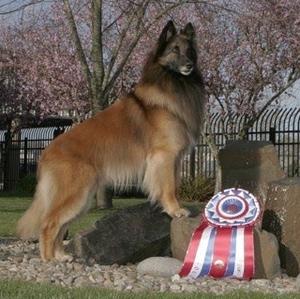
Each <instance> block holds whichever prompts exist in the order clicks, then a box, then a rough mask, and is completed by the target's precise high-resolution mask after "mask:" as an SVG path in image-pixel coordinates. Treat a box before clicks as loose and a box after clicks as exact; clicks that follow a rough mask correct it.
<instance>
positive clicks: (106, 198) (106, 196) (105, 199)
mask: <svg viewBox="0 0 300 299" xmlns="http://www.w3.org/2000/svg"><path fill="white" fill-rule="evenodd" d="M112 199H113V190H112V188H109V187H106V188H103V187H102V188H98V190H97V192H96V208H98V209H111V208H112V207H113V202H112Z"/></svg>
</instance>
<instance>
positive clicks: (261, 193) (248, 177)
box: [219, 140, 285, 201]
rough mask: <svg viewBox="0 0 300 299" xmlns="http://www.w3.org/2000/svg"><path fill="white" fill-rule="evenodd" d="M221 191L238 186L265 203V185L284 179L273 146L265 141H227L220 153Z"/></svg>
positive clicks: (266, 187) (266, 188)
mask: <svg viewBox="0 0 300 299" xmlns="http://www.w3.org/2000/svg"><path fill="white" fill-rule="evenodd" d="M219 158H220V163H221V168H222V188H223V189H226V188H233V187H240V188H243V189H246V190H248V191H249V192H251V193H253V194H254V195H255V196H257V197H258V198H259V199H262V201H265V200H266V197H267V190H268V183H269V182H271V181H274V180H279V179H282V178H284V177H285V174H284V172H283V170H282V169H281V166H280V164H279V160H278V155H277V153H276V151H275V148H274V146H273V145H272V144H271V143H270V142H265V141H244V140H238V141H230V142H229V143H228V144H226V146H225V147H224V148H223V149H221V150H220V153H219Z"/></svg>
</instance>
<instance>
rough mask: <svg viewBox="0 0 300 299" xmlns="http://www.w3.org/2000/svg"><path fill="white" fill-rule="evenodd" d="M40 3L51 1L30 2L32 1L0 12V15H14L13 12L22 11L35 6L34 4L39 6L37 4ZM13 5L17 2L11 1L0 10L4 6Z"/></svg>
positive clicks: (35, 0) (33, 0) (36, 0)
mask: <svg viewBox="0 0 300 299" xmlns="http://www.w3.org/2000/svg"><path fill="white" fill-rule="evenodd" d="M23 2H24V1H23ZM42 2H51V1H49V0H48V1H46V0H32V1H29V2H28V3H25V4H22V5H19V6H17V7H16V8H12V9H9V8H7V10H6V11H0V15H1V16H3V15H8V14H11V13H14V12H18V11H22V10H24V9H25V8H26V7H28V6H32V5H36V4H39V3H42ZM14 3H17V0H12V1H9V2H7V3H4V4H2V5H1V6H0V9H1V8H4V7H5V6H10V5H12V4H14Z"/></svg>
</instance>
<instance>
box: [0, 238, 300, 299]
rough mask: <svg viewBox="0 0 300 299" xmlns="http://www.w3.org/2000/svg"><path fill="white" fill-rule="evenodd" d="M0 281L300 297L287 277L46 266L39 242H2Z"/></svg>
mask: <svg viewBox="0 0 300 299" xmlns="http://www.w3.org/2000/svg"><path fill="white" fill-rule="evenodd" d="M0 279H2V280H3V279H20V280H25V281H36V282H47V283H52V284H55V285H61V286H66V287H81V286H93V287H103V288H111V289H115V290H120V291H121V290H128V291H133V292H138V291H149V290H151V291H157V292H165V291H169V292H176V293H179V292H195V291H201V292H212V293H215V294H222V293H225V292H231V291H233V290H237V289H242V290H245V291H247V290H251V291H262V292H265V293H277V294H282V293H291V292H292V293H295V292H298V293H299V294H300V279H296V278H291V277H287V276H284V275H283V277H282V278H280V279H279V278H276V279H274V280H272V281H270V280H264V279H259V280H252V281H250V282H247V281H239V280H235V279H222V280H214V279H210V278H202V279H197V280H190V279H187V278H180V277H179V276H178V275H175V276H173V277H170V278H161V277H152V276H149V275H141V274H139V273H137V272H136V265H129V264H128V265H125V266H119V265H112V266H102V265H98V264H95V263H93V261H89V263H88V265H87V264H86V263H84V262H83V261H82V260H78V259H77V260H75V261H73V262H71V263H58V262H49V263H43V262H42V261H41V260H40V258H39V254H38V245H37V244H36V243H29V242H22V241H18V240H7V239H6V240H0Z"/></svg>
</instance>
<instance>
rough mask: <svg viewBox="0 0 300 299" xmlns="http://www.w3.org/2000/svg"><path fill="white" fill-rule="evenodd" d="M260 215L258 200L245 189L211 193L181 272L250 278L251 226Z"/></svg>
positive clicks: (181, 274)
mask: <svg viewBox="0 0 300 299" xmlns="http://www.w3.org/2000/svg"><path fill="white" fill-rule="evenodd" d="M259 216H260V205H259V202H258V201H257V199H256V198H255V197H254V196H253V195H252V194H251V193H249V192H248V191H246V190H243V189H237V188H231V189H226V190H224V191H222V192H219V193H218V194H216V195H214V196H213V198H212V199H211V200H210V201H209V202H208V203H207V205H206V207H205V211H204V215H203V219H202V221H201V223H200V225H199V227H198V228H197V229H196V230H195V231H194V233H193V236H192V239H191V241H190V243H189V247H188V250H187V253H186V256H185V259H184V263H183V266H182V269H181V271H180V273H179V274H180V276H188V277H191V278H197V277H203V276H211V277H214V278H222V277H232V278H238V279H247V280H248V279H251V278H252V277H253V275H254V243H253V228H254V225H255V223H256V222H257V220H258V218H259Z"/></svg>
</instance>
